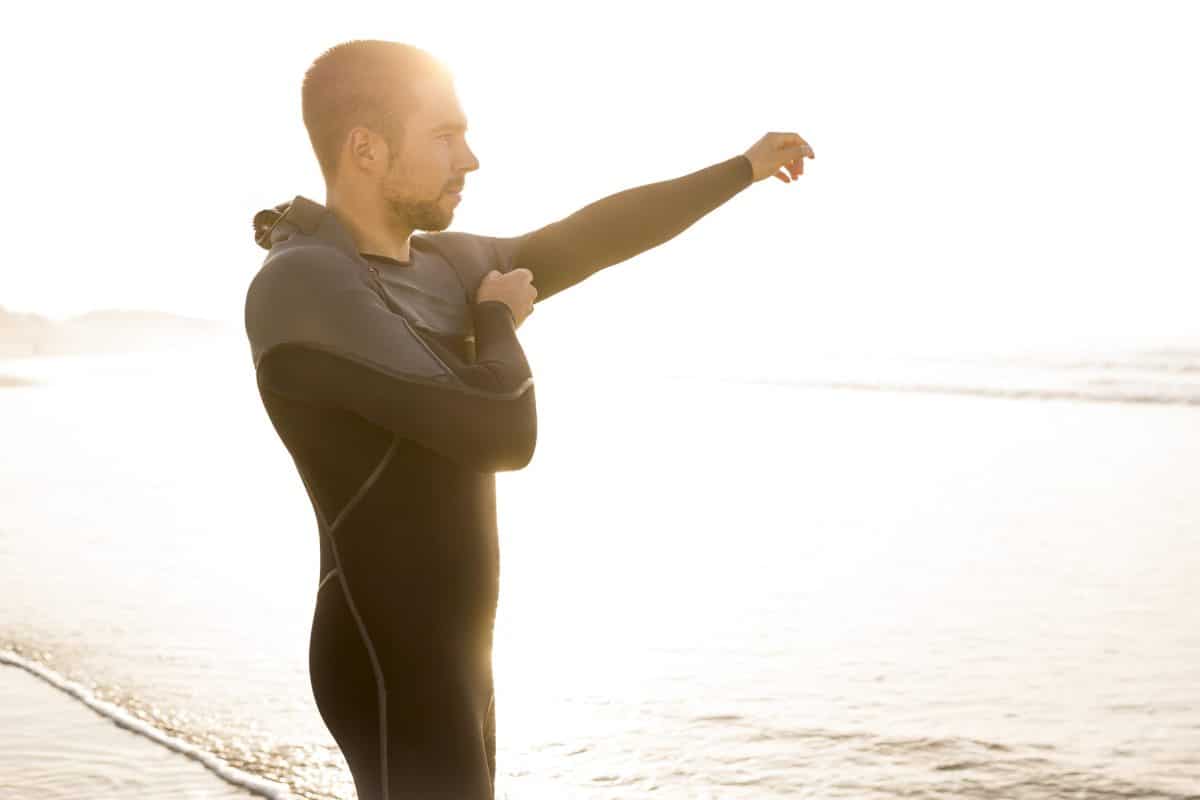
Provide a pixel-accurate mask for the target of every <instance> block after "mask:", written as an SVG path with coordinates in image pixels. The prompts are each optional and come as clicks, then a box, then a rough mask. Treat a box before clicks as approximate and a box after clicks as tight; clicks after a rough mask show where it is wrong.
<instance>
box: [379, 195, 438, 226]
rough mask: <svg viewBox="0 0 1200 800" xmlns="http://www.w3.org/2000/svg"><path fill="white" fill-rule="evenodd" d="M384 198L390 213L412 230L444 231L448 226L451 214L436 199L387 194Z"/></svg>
mask: <svg viewBox="0 0 1200 800" xmlns="http://www.w3.org/2000/svg"><path fill="white" fill-rule="evenodd" d="M386 199H387V204H388V208H390V209H391V211H392V214H394V215H395V216H396V217H397V218H399V219H401V220H403V221H404V223H405V226H406V227H408V228H411V229H412V230H414V231H444V230H445V229H446V228H448V227H450V221H451V219H452V218H453V215H452V214H451V213H450V211H449V210H447V209H446V208H444V207H443V206H440V205H438V201H437V200H435V201H433V202H428V201H424V200H412V199H409V198H406V197H402V196H400V195H388V196H387V198H386Z"/></svg>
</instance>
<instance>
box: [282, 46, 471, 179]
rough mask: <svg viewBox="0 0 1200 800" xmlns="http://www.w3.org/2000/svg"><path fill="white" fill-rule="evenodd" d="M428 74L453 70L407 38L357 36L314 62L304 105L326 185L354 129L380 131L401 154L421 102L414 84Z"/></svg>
mask: <svg viewBox="0 0 1200 800" xmlns="http://www.w3.org/2000/svg"><path fill="white" fill-rule="evenodd" d="M428 78H444V79H447V80H449V79H450V70H449V68H448V67H447V66H446V65H445V64H444V63H442V62H441V61H440V60H439V59H437V58H436V57H434V56H433V55H432V54H430V53H429V52H427V51H425V50H422V49H421V48H419V47H414V46H413V45H410V44H403V43H401V42H388V41H381V40H379V39H355V40H352V41H349V42H343V43H341V44H338V45H334V46H333V47H331V48H329V49H328V50H326V51H325V52H324V53H322V54H321V55H320V56H318V57H317V59H316V60H315V61H313V63H312V65H311V66H310V67H309V68H308V71H307V72H306V73H305V74H304V83H303V86H302V87H301V91H300V95H301V98H300V104H301V109H302V112H303V115H304V127H306V128H307V129H308V138H309V140H310V141H311V142H312V147H313V152H314V153H315V154H316V156H317V163H318V164H319V165H320V167H321V174H322V175H323V176H324V177H325V183H326V185H331V184H332V183H333V179H334V176H335V175H336V174H337V168H338V163H337V162H338V157H339V155H340V154H341V149H342V145H343V144H344V143H345V141H346V135H347V134H348V133H349V132H350V129H351V128H354V127H358V126H362V127H365V128H369V129H371V130H372V131H375V132H376V133H378V134H379V135H380V136H382V137H384V139H385V141H387V143H388V146H389V147H390V148H392V150H393V156H392V157H393V158H394V157H395V156H394V153H395V150H396V148H397V147H398V146H399V144H400V142H401V141H402V140H403V133H404V122H405V120H407V119H408V117H409V116H410V115H411V114H412V112H413V111H414V110H416V108H417V105H418V103H417V99H416V94H415V92H414V91H413V87H414V86H415V85H416V84H417V83H418V82H419V81H421V80H425V79H428Z"/></svg>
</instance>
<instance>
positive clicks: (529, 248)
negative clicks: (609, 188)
mask: <svg viewBox="0 0 1200 800" xmlns="http://www.w3.org/2000/svg"><path fill="white" fill-rule="evenodd" d="M753 182H754V169H753V166H752V165H751V163H750V159H748V158H747V157H746V156H744V155H738V156H735V157H733V158H730V159H728V160H726V161H722V162H720V163H718V164H714V165H712V166H710V167H706V168H704V169H701V170H698V171H696V172H692V173H690V174H688V175H684V176H682V177H679V178H675V179H673V180H666V181H659V182H657V183H650V184H646V185H645V186H638V187H635V188H632V189H626V190H625V191H622V192H618V193H616V194H613V195H609V196H608V197H605V198H602V199H600V200H597V201H596V202H594V203H591V204H590V205H587V206H585V207H583V208H582V209H580V210H579V211H576V212H575V213H574V214H571V215H570V216H569V217H566V218H565V219H562V220H559V221H558V222H554V223H551V224H549V225H547V226H545V227H543V228H539V229H537V230H535V231H531V232H530V233H526V234H524V235H522V236H513V237H508V238H503V237H486V238H489V239H490V240H491V241H492V243H493V245H494V246H495V247H496V250H497V256H498V258H499V263H500V264H501V265H507V268H508V269H511V268H513V267H525V268H527V269H529V270H530V271H531V272H532V273H533V283H534V285H535V286H536V287H537V290H538V294H537V299H536V301H535V302H541V301H542V300H545V299H546V298H547V297H551V296H553V295H555V294H557V293H559V292H561V291H562V290H563V289H567V288H569V287H571V286H574V285H575V284H577V283H579V282H580V281H582V280H583V279H584V278H587V277H588V276H589V275H592V274H593V273H595V272H598V271H599V270H601V269H603V268H605V267H608V266H611V265H613V264H617V263H620V262H622V261H625V260H627V259H629V258H631V257H633V256H635V255H637V254H638V253H642V252H644V251H646V250H649V249H650V248H652V247H656V246H658V245H660V244H662V243H664V242H666V241H668V240H670V239H673V238H674V237H675V236H677V235H679V234H680V233H682V232H683V231H684V230H686V229H687V228H688V227H690V226H691V225H692V223H694V222H696V221H697V220H698V219H700V218H701V217H703V216H704V215H705V214H707V213H709V212H710V211H712V210H713V209H715V208H717V207H718V206H720V205H721V204H723V203H724V202H726V201H727V200H729V199H730V198H731V197H733V196H734V195H736V194H737V193H738V192H740V191H741V190H742V189H745V188H746V187H747V186H749V185H750V184H751V183H753ZM502 268H503V267H502Z"/></svg>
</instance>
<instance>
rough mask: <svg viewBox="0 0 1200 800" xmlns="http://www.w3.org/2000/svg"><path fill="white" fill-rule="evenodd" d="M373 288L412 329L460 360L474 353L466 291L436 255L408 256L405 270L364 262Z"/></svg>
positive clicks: (379, 263)
mask: <svg viewBox="0 0 1200 800" xmlns="http://www.w3.org/2000/svg"><path fill="white" fill-rule="evenodd" d="M367 262H368V264H370V266H371V267H373V268H374V269H373V273H372V274H373V275H374V276H375V279H376V281H375V282H376V288H378V289H379V291H380V292H381V293H382V294H383V295H384V299H385V300H386V301H387V302H388V305H389V306H391V307H392V308H393V309H394V310H398V311H400V312H401V313H403V315H404V316H405V317H406V318H407V319H408V321H409V322H410V323H411V324H412V326H413V327H414V328H417V329H419V330H421V331H422V332H423V333H425V334H428V335H432V336H434V337H436V338H437V339H438V340H439V341H441V342H443V343H444V344H446V345H447V346H448V347H450V348H452V349H453V350H454V351H455V352H457V353H459V354H460V355H461V356H464V357H466V356H468V355H470V354H473V352H474V341H475V329H474V326H473V325H472V320H471V314H470V309H469V308H468V307H467V306H468V299H467V290H466V288H465V287H464V286H463V284H462V281H461V280H460V278H459V277H458V273H457V272H456V271H455V269H454V268H453V267H451V266H450V264H449V263H447V262H446V261H445V260H444V259H443V258H441V257H440V256H439V255H438V254H436V253H431V252H416V251H414V252H413V253H412V263H411V264H410V265H408V266H400V265H399V264H390V263H387V262H384V261H380V260H378V259H370V258H369V259H367Z"/></svg>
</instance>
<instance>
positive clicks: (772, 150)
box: [745, 133, 817, 183]
mask: <svg viewBox="0 0 1200 800" xmlns="http://www.w3.org/2000/svg"><path fill="white" fill-rule="evenodd" d="M745 155H746V158H748V159H750V164H751V165H752V166H753V167H754V180H753V181H752V182H758V181H761V180H762V179H763V178H766V177H768V176H770V175H774V176H775V177H776V178H779V180H781V181H783V182H784V183H791V182H792V181H794V180H795V179H796V178H797V177H798V176H800V175H803V174H804V158H805V156H807V157H808V158H816V157H817V154H816V153H814V152H813V149H812V148H811V147H809V146H808V142H806V141H804V140H803V139H801V138H800V136H799V135H798V134H795V133H768V134H767V135H766V136H764V137H762V138H761V139H759V140H758V141H757V142H755V143H754V146H753V147H751V148H750V149H749V150H747V151H746V153H745ZM780 167H786V168H787V173H788V174H786V175H785V174H784V172H783V170H782V169H780ZM788 175H790V176H791V177H788Z"/></svg>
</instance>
